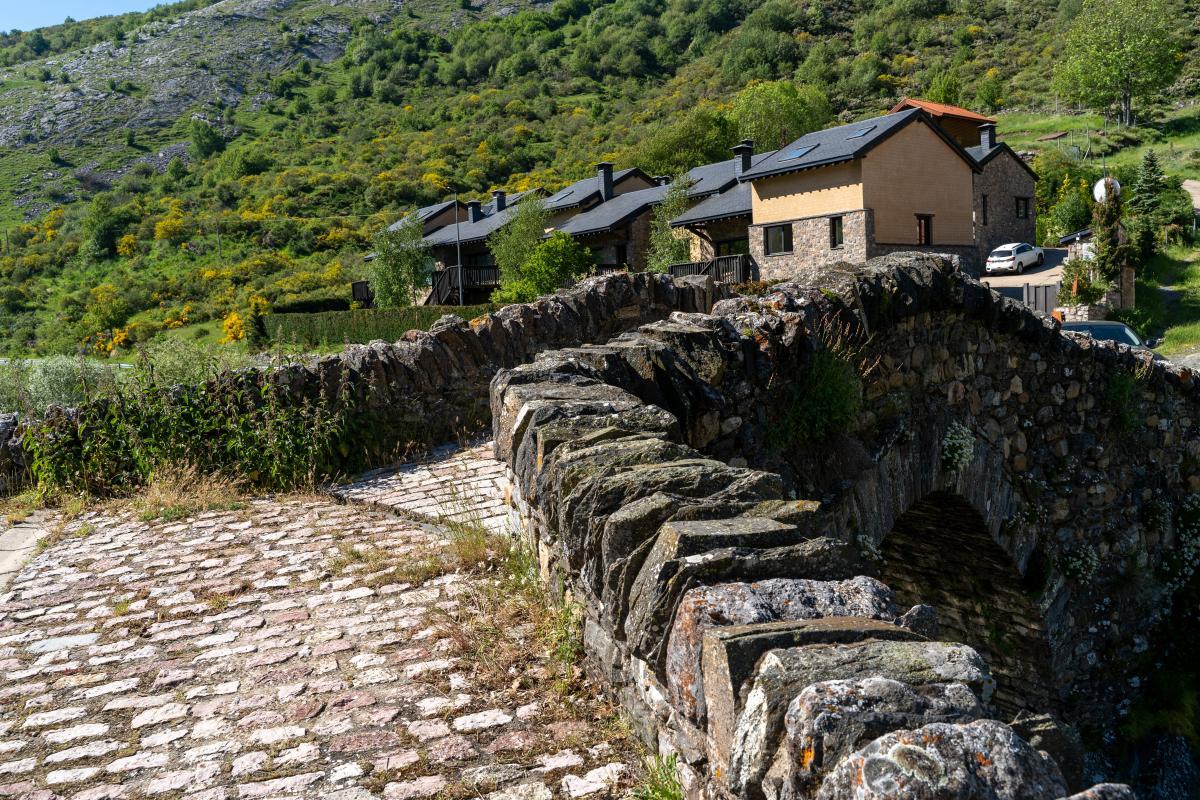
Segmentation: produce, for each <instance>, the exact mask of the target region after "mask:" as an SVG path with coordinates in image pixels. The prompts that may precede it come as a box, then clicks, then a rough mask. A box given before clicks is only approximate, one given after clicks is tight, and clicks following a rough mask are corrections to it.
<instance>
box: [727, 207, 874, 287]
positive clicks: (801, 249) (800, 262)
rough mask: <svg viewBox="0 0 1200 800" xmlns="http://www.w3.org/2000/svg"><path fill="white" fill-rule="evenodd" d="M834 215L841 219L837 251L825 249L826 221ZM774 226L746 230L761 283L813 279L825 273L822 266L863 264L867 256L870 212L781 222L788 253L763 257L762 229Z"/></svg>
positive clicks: (827, 226)
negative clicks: (787, 230) (788, 234)
mask: <svg viewBox="0 0 1200 800" xmlns="http://www.w3.org/2000/svg"><path fill="white" fill-rule="evenodd" d="M834 216H840V217H841V218H842V238H843V245H842V246H841V247H839V248H832V247H830V246H829V245H830V241H829V220H830V218H831V217H834ZM775 224H780V223H772V224H771V225H770V226H768V225H751V226H750V229H749V235H750V255H751V256H753V258H754V260H755V262H757V263H758V269H759V276H760V278H761V279H762V280H782V279H790V280H797V281H801V282H804V281H810V280H817V279H819V277H820V275H821V274H822V273H823V272H824V271H825V270H824V269H823V267H827V266H829V265H832V264H838V263H843V262H851V263H855V262H863V261H866V260H867V258H869V257H870V255H871V253H870V248H871V243H870V242H871V231H872V227H871V212H870V211H866V210H858V211H847V212H846V213H844V214H830V215H824V216H820V217H807V218H805V219H798V220H793V221H791V222H789V223H782V224H787V225H790V226H791V228H792V250H791V252H790V253H779V254H776V255H767V253H766V246H765V235H766V229H767V228H768V227H774V225H775Z"/></svg>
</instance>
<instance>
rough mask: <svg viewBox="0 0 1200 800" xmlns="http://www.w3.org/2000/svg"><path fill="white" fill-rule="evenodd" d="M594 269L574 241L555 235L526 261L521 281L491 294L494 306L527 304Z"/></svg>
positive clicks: (560, 234) (502, 285)
mask: <svg viewBox="0 0 1200 800" xmlns="http://www.w3.org/2000/svg"><path fill="white" fill-rule="evenodd" d="M591 269H592V259H591V255H590V254H589V253H588V251H587V250H585V249H584V248H583V247H582V246H581V245H580V244H579V243H578V242H576V241H575V237H573V236H571V234H569V233H564V232H562V231H555V232H554V233H552V234H550V237H549V238H547V239H545V240H544V241H542V242H540V243H539V244H538V246H537V247H536V248H535V249H534V251H533V252H532V253H531V254H530V255H529V257H528V258H527V259H525V263H524V264H523V265H522V267H521V277H520V278H518V279H517V280H515V281H511V280H510V281H508V282H506V283H505V282H502V283H501V286H500V288H499V289H497V290H496V291H495V292H493V293H492V302H494V303H528V302H530V301H533V300H536V299H537V298H539V297H541V296H542V295H547V294H551V293H553V292H555V291H557V290H558V289H560V288H562V287H563V286H564V285H565V284H566V283H567V282H568V281H572V280H575V279H577V278H581V277H583V276H584V275H587V274H588V272H590V271H591Z"/></svg>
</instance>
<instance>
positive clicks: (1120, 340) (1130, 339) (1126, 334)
mask: <svg viewBox="0 0 1200 800" xmlns="http://www.w3.org/2000/svg"><path fill="white" fill-rule="evenodd" d="M1062 329H1063V330H1064V331H1075V332H1076V333H1086V334H1087V335H1088V336H1091V337H1092V338H1093V339H1099V340H1101V341H1104V342H1116V343H1117V344H1127V345H1129V346H1130V347H1144V348H1147V349H1149V348H1153V347H1158V346H1159V345H1160V344H1161V343H1162V340H1161V339H1143V338H1142V337H1140V336H1138V335H1137V333H1136V332H1135V331H1134V330H1133V328H1130V327H1129V326H1128V325H1126V324H1125V323H1124V322H1108V321H1101V320H1097V321H1095V322H1064V323H1063V326H1062ZM1154 355H1155V358H1162V356H1159V355H1158V354H1157V353H1155V354H1154Z"/></svg>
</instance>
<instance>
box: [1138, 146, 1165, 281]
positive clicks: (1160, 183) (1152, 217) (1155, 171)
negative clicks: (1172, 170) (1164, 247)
mask: <svg viewBox="0 0 1200 800" xmlns="http://www.w3.org/2000/svg"><path fill="white" fill-rule="evenodd" d="M1130 188H1131V190H1132V193H1133V197H1131V198H1130V199H1129V211H1130V212H1131V213H1132V216H1133V219H1132V220H1131V225H1130V227H1131V229H1132V233H1133V242H1134V247H1135V248H1136V251H1137V255H1138V256H1139V257H1140V258H1141V259H1143V260H1145V259H1148V258H1151V257H1152V256H1153V255H1154V251H1155V248H1156V247H1157V244H1158V232H1159V230H1160V229H1161V228H1162V225H1163V221H1164V220H1163V192H1164V191H1165V190H1166V188H1167V182H1166V176H1165V175H1163V171H1162V165H1161V164H1159V161H1158V156H1156V155H1154V151H1153V150H1147V151H1146V155H1145V156H1143V158H1142V163H1141V164H1140V165H1139V166H1138V171H1137V175H1135V176H1134V179H1133V185H1132V186H1131V187H1130Z"/></svg>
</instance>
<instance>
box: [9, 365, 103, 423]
mask: <svg viewBox="0 0 1200 800" xmlns="http://www.w3.org/2000/svg"><path fill="white" fill-rule="evenodd" d="M115 381H116V377H115V376H114V374H113V373H112V372H111V371H110V370H106V369H105V368H104V367H101V366H100V365H99V364H98V363H97V362H95V361H88V360H86V359H81V358H71V357H68V356H51V357H49V358H43V359H38V360H36V361H26V360H23V359H12V360H10V361H8V362H7V363H0V413H2V412H5V411H21V412H24V413H41V412H42V411H43V410H45V409H46V408H47V407H48V406H50V405H52V404H58V405H63V406H74V405H78V404H79V403H81V402H82V401H83V400H84V398H86V397H87V396H88V394H89V392H91V391H95V390H96V388H97V387H101V386H107V385H111V384H112V383H114V382H115Z"/></svg>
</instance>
